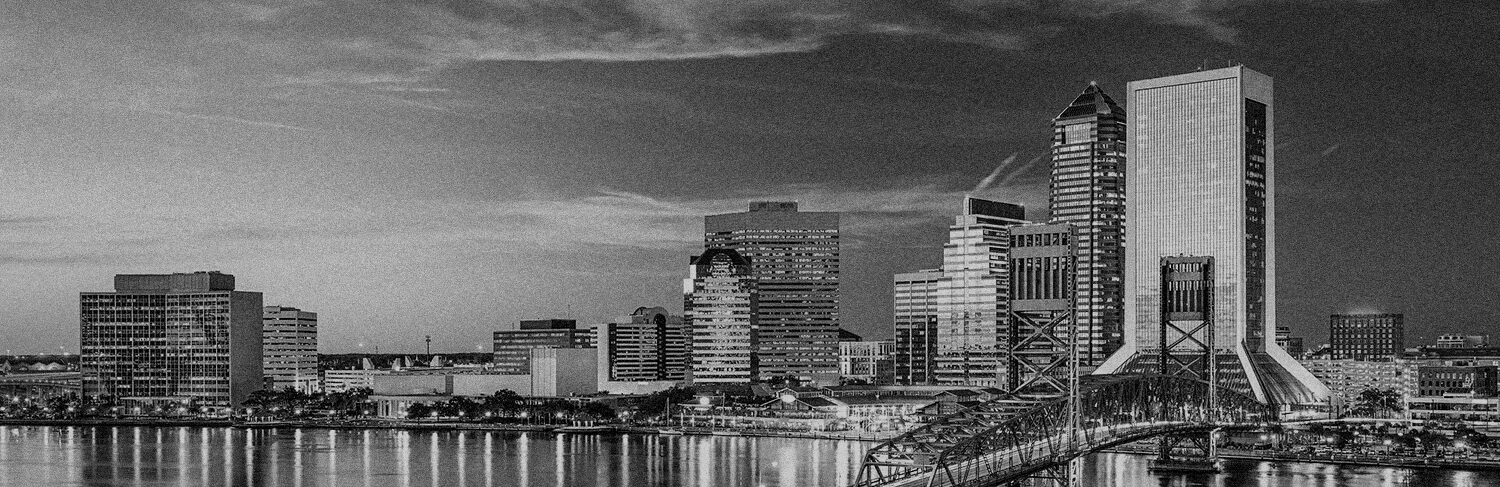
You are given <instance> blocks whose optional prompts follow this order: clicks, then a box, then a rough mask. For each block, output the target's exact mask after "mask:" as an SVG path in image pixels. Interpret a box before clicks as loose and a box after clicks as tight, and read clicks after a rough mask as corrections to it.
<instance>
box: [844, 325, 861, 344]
mask: <svg viewBox="0 0 1500 487" xmlns="http://www.w3.org/2000/svg"><path fill="white" fill-rule="evenodd" d="M864 339H865V337H863V336H860V335H859V334H858V333H855V332H852V331H849V330H845V329H843V328H839V342H858V341H863V340H864Z"/></svg>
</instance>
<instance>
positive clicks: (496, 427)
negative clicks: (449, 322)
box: [0, 419, 895, 443]
mask: <svg viewBox="0 0 1500 487" xmlns="http://www.w3.org/2000/svg"><path fill="white" fill-rule="evenodd" d="M0 426H90V427H116V426H148V427H205V428H223V427H232V428H238V429H277V428H308V429H344V430H359V429H406V430H425V431H431V430H443V431H509V432H530V433H553V434H559V435H560V434H573V435H617V434H646V435H659V436H724V437H737V436H738V437H756V438H802V439H812V440H852V441H867V442H871V443H875V442H880V441H884V440H886V439H889V438H891V437H894V436H895V435H859V434H840V433H836V432H834V433H828V432H824V433H810V432H805V431H773V430H732V429H710V428H701V427H687V428H680V427H656V426H615V425H612V426H603V427H599V428H597V429H595V428H592V427H590V429H577V430H572V431H569V430H568V429H567V428H569V425H528V424H501V423H462V422H419V421H395V420H390V421H381V420H365V421H357V422H319V421H267V422H243V421H239V422H236V421H230V420H209V419H194V420H170V419H0ZM662 430H675V431H680V432H681V433H680V434H674V433H662Z"/></svg>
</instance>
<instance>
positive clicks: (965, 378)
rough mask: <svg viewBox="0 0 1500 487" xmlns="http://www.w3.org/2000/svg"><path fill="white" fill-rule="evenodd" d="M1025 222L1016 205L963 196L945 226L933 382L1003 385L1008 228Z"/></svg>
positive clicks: (986, 385)
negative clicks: (959, 210)
mask: <svg viewBox="0 0 1500 487" xmlns="http://www.w3.org/2000/svg"><path fill="white" fill-rule="evenodd" d="M1022 223H1026V209H1025V208H1024V207H1021V206H1020V205H1013V204H1009V203H1001V202H998V201H989V200H983V199H979V198H974V197H965V198H964V202H963V211H962V213H961V214H959V215H958V217H957V218H956V219H955V222H954V224H953V226H951V227H948V243H946V244H944V245H943V267H942V277H940V278H939V279H938V282H937V339H936V342H937V356H936V358H935V360H934V364H933V365H934V367H933V370H934V372H933V378H934V382H936V383H937V384H941V385H961V386H977V387H999V386H1001V385H1002V383H1003V382H1004V381H1005V377H1006V369H1005V360H1006V357H1005V351H1004V347H1005V342H1004V340H1005V335H1004V333H1005V332H1006V330H1005V329H1004V325H1005V323H1006V311H1007V303H1008V301H1009V292H1010V285H1009V281H1010V271H1009V263H1008V262H1007V250H1008V249H1009V247H1010V226H1012V225H1018V224H1022Z"/></svg>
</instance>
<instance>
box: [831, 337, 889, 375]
mask: <svg viewBox="0 0 1500 487" xmlns="http://www.w3.org/2000/svg"><path fill="white" fill-rule="evenodd" d="M895 348H896V343H895V341H893V340H875V341H846V342H839V374H840V375H842V376H844V378H845V379H855V380H862V381H865V382H866V383H869V384H888V383H890V381H891V376H892V375H893V374H892V371H891V370H890V368H891V354H892V353H893V352H894V351H895Z"/></svg>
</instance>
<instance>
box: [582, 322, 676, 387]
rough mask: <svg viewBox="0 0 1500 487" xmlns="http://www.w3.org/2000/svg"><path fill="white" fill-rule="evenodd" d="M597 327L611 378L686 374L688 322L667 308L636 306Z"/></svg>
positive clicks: (649, 378)
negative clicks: (634, 308)
mask: <svg viewBox="0 0 1500 487" xmlns="http://www.w3.org/2000/svg"><path fill="white" fill-rule="evenodd" d="M615 321H616V322H615V323H605V324H602V325H598V326H597V327H596V328H595V330H596V331H595V334H596V335H597V336H598V337H599V348H600V349H601V351H603V353H601V354H600V356H601V358H602V360H604V363H603V366H604V367H606V368H607V371H608V373H607V375H606V376H605V380H608V381H661V380H673V381H680V380H683V379H685V378H686V375H687V356H688V339H689V335H688V330H689V328H688V326H687V320H686V319H684V318H683V317H681V316H677V315H673V314H671V313H668V312H667V310H666V308H660V307H656V308H646V307H641V308H636V310H635V311H634V312H632V313H631V314H630V316H628V317H625V318H623V319H618V320H615Z"/></svg>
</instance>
